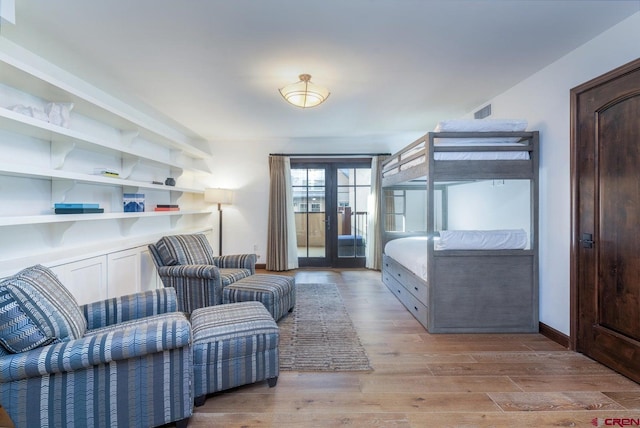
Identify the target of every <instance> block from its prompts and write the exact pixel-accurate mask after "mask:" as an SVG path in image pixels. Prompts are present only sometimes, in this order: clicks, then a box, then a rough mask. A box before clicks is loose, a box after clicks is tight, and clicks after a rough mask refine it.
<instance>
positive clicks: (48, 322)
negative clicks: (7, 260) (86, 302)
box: [0, 265, 87, 350]
mask: <svg viewBox="0 0 640 428" xmlns="http://www.w3.org/2000/svg"><path fill="white" fill-rule="evenodd" d="M0 288H3V289H5V290H6V293H5V295H4V298H5V300H4V301H5V303H6V304H7V306H5V308H4V310H5V311H7V310H9V309H10V308H11V306H12V305H11V303H10V300H13V302H14V303H15V304H16V305H18V306H19V307H20V311H12V314H13V315H19V316H20V317H21V318H22V320H23V321H24V319H25V317H26V318H28V319H29V322H21V323H20V327H21V331H20V332H19V333H18V331H19V330H18V329H17V325H14V327H15V328H14V329H13V330H14V332H13V333H14V338H15V336H16V335H17V336H21V338H22V339H26V334H27V331H32V327H37V329H39V331H40V333H41V334H42V335H43V336H45V337H46V338H47V340H44V341H37V342H38V343H40V344H43V343H49V342H51V341H54V342H60V341H66V340H72V339H78V338H80V337H82V336H83V335H84V332H85V330H86V329H87V321H86V319H85V317H84V315H83V314H82V311H81V310H80V307H79V306H78V302H77V301H76V299H75V298H74V297H73V295H72V294H71V293H70V292H69V290H67V289H66V288H65V286H64V285H62V284H61V283H60V281H58V278H57V277H56V276H55V274H54V273H53V272H52V271H51V270H49V269H48V268H46V267H44V266H41V265H36V266H31V267H29V268H26V269H23V270H22V271H20V272H18V273H17V274H15V275H13V276H11V277H8V278H6V279H4V280H3V281H2V282H0ZM8 295H10V296H11V298H8ZM6 315H7V313H6V312H5V316H6ZM16 321H17V318H16ZM5 331H6V330H5ZM36 336H38V335H36ZM32 338H33V337H32ZM2 342H3V343H5V342H6V341H5V340H3V341H2ZM25 342H29V341H28V340H21V343H22V345H23V347H22V349H23V350H26V349H28V348H30V346H26V347H24V345H25V344H26V343H25ZM31 342H32V344H33V343H35V342H33V340H32V341H31ZM18 348H20V347H18ZM9 350H10V349H9Z"/></svg>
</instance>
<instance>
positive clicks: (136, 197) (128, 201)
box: [122, 193, 144, 213]
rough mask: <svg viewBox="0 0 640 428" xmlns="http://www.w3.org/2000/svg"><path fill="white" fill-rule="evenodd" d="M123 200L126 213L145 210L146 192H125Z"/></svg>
mask: <svg viewBox="0 0 640 428" xmlns="http://www.w3.org/2000/svg"><path fill="white" fill-rule="evenodd" d="M122 202H123V210H124V212H126V213H141V212H144V193H124V194H123V195H122Z"/></svg>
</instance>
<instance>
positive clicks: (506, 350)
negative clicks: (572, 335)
mask: <svg viewBox="0 0 640 428" xmlns="http://www.w3.org/2000/svg"><path fill="white" fill-rule="evenodd" d="M295 276H296V281H297V282H298V283H305V282H333V283H336V284H338V286H339V288H340V292H341V294H342V297H343V299H344V301H345V305H346V307H347V310H348V311H349V314H350V316H351V319H352V321H353V323H354V325H355V326H356V329H357V330H358V333H359V335H360V339H361V341H362V344H363V345H364V346H365V349H366V351H367V353H368V355H369V359H370V361H371V364H372V366H373V368H374V370H373V372H369V373H357V372H349V373H313V372H304V373H302V372H300V373H298V372H281V373H280V378H279V380H278V385H277V386H276V387H275V388H269V387H268V386H267V385H266V383H265V382H260V383H258V384H255V385H248V386H244V387H240V388H237V389H235V390H232V391H229V392H226V393H222V394H218V395H213V396H210V397H209V398H208V400H207V401H206V403H205V404H204V406H202V407H197V408H195V410H194V415H193V416H192V418H191V419H190V421H189V427H212V426H216V427H218V426H220V427H269V426H278V427H302V426H304V427H337V426H345V425H346V426H358V427H510V428H511V427H532V428H533V427H535V428H540V427H558V426H562V427H585V428H587V427H592V426H593V424H592V421H593V420H594V418H598V420H597V421H596V422H597V423H600V424H601V426H606V424H605V420H606V418H617V419H620V420H621V422H623V421H622V418H635V421H638V424H640V385H638V384H636V383H634V382H632V381H631V380H628V379H627V378H625V377H623V376H621V375H619V374H617V373H615V372H613V371H611V370H609V369H608V368H606V367H604V366H602V365H600V364H598V363H596V362H594V361H592V360H590V359H589V358H587V357H585V356H583V355H581V354H577V353H574V352H570V351H568V350H566V349H565V348H563V347H561V346H560V345H558V344H556V343H555V342H553V341H551V340H549V339H547V338H546V337H544V336H542V335H539V334H502V335H501V334H465V335H452V334H438V335H435V334H434V335H431V334H429V333H427V332H426V331H425V330H424V328H423V327H422V326H421V325H420V324H418V322H417V321H416V320H415V319H414V318H413V317H412V316H411V314H410V313H409V312H408V311H407V310H406V309H405V308H404V307H403V306H401V305H400V303H399V302H398V301H397V299H396V298H395V297H394V296H393V295H392V294H391V293H390V292H389V291H388V290H387V288H386V287H385V286H384V285H383V284H382V282H381V281H380V273H379V272H374V271H368V270H337V269H336V270H331V269H328V270H320V269H315V270H298V271H297V272H296V273H295ZM606 422H607V423H610V424H613V423H614V421H613V420H611V419H609V420H606ZM627 422H628V421H627ZM631 422H634V421H631ZM631 422H630V423H631Z"/></svg>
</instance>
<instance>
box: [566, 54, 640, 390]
mask: <svg viewBox="0 0 640 428" xmlns="http://www.w3.org/2000/svg"><path fill="white" fill-rule="evenodd" d="M571 104H572V105H571V113H572V196H573V198H572V202H573V210H572V212H573V215H572V217H573V219H572V220H573V222H572V224H573V227H572V229H573V230H572V233H573V239H572V291H573V299H572V303H573V306H572V341H573V345H574V347H575V349H576V350H577V351H579V352H583V353H584V354H585V355H587V356H589V357H591V358H593V359H595V360H597V361H600V362H602V363H603V364H605V365H607V366H609V367H611V368H612V369H614V370H616V371H618V372H620V373H622V374H624V375H626V376H628V377H629V378H631V379H634V380H635V381H637V382H640V60H638V61H634V62H633V63H631V64H627V65H626V66H623V67H621V68H619V69H616V70H614V71H612V72H610V73H607V74H606V75H604V76H601V77H599V78H597V79H594V80H592V81H590V82H587V83H585V84H584V85H581V86H579V87H577V88H574V89H572V91H571Z"/></svg>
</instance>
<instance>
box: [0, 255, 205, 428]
mask: <svg viewBox="0 0 640 428" xmlns="http://www.w3.org/2000/svg"><path fill="white" fill-rule="evenodd" d="M176 309H177V301H176V295H175V292H174V290H173V289H170V288H165V289H160V290H153V291H147V292H144V293H138V294H134V295H131V296H125V297H120V298H113V299H109V300H105V301H102V302H96V303H92V304H88V305H84V306H78V305H77V303H76V301H75V299H74V298H73V296H72V295H71V294H70V293H69V292H68V291H67V289H66V288H65V287H64V286H63V285H62V284H60V283H59V282H58V280H57V278H56V277H55V275H54V274H53V273H52V272H51V271H50V270H49V269H47V268H45V267H43V266H33V267H31V268H27V269H25V270H23V271H21V272H19V273H18V274H16V275H14V276H12V277H9V278H6V279H5V280H3V281H1V282H0V403H1V404H2V407H3V408H4V409H5V410H6V412H7V414H8V415H9V417H10V418H11V419H12V421H13V423H14V424H15V426H16V427H34V426H38V427H61V426H65V427H73V426H75V427H119V426H121V427H153V426H159V425H164V424H167V423H175V424H176V425H177V426H186V424H187V421H188V418H189V417H190V416H191V414H192V411H193V392H192V379H193V362H192V361H193V356H192V351H191V325H190V324H189V322H188V321H187V319H186V317H185V316H184V314H182V313H180V312H177V311H176Z"/></svg>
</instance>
